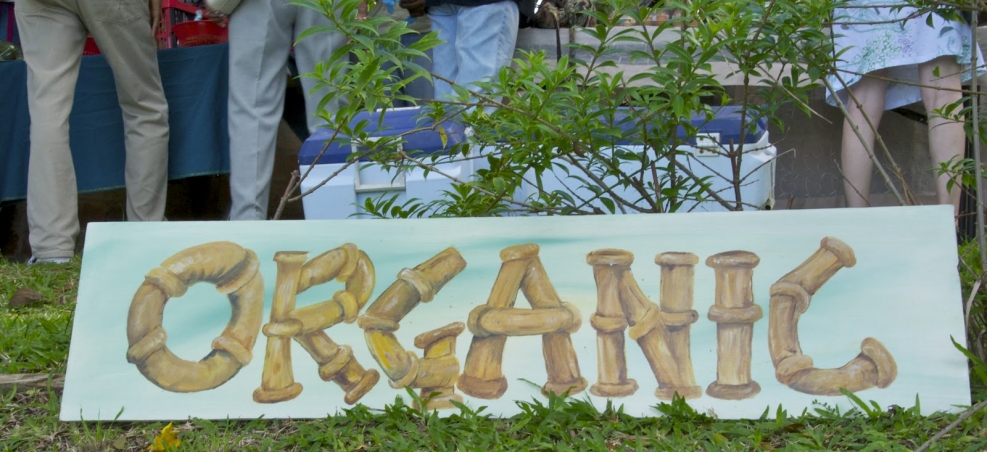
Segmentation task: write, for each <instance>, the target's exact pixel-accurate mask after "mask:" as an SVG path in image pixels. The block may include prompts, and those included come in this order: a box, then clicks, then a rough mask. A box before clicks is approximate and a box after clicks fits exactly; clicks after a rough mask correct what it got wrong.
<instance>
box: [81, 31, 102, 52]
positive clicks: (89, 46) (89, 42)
mask: <svg viewBox="0 0 987 452" xmlns="http://www.w3.org/2000/svg"><path fill="white" fill-rule="evenodd" d="M82 54H83V55H99V54H100V51H99V46H97V45H96V40H95V39H93V37H92V36H86V45H85V46H83V47H82Z"/></svg>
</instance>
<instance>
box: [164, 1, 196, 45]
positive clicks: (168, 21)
mask: <svg viewBox="0 0 987 452" xmlns="http://www.w3.org/2000/svg"><path fill="white" fill-rule="evenodd" d="M189 1H191V0H189ZM200 9H202V8H198V7H196V6H195V5H192V4H190V3H185V2H183V1H182V0H161V28H160V29H159V30H158V48H159V49H170V48H172V47H174V46H175V39H174V36H173V35H174V29H173V27H174V26H175V23H176V17H177V16H183V15H188V16H194V15H195V13H196V11H198V10H200ZM179 22H180V21H179Z"/></svg>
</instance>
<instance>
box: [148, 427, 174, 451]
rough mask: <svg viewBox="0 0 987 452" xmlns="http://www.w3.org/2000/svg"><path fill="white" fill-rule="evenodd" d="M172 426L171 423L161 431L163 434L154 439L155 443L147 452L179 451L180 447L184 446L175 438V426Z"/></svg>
mask: <svg viewBox="0 0 987 452" xmlns="http://www.w3.org/2000/svg"><path fill="white" fill-rule="evenodd" d="M172 424H173V423H172V422H169V423H168V425H166V426H164V428H163V429H161V434H160V435H158V436H155V437H154V442H152V443H151V445H150V446H148V447H147V450H149V451H151V452H165V451H172V450H175V449H178V446H181V445H182V442H181V441H179V440H178V437H177V436H175V432H174V430H175V426H174V425H172Z"/></svg>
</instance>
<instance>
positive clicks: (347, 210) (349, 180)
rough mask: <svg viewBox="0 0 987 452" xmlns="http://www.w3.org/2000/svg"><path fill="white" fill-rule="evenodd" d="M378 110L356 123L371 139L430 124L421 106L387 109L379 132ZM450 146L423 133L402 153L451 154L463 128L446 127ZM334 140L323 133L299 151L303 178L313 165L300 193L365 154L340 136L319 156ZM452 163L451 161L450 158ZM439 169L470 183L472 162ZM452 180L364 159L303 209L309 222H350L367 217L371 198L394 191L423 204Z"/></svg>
mask: <svg viewBox="0 0 987 452" xmlns="http://www.w3.org/2000/svg"><path fill="white" fill-rule="evenodd" d="M379 114H380V113H379V112H374V113H361V114H360V115H358V116H357V117H356V118H355V119H354V123H356V122H359V121H361V120H368V122H369V126H368V128H367V131H368V132H369V133H370V135H371V137H382V136H394V135H398V134H402V133H405V132H408V131H411V130H415V129H419V128H424V127H427V126H429V125H430V124H431V123H430V122H429V120H428V119H427V118H424V117H422V116H421V115H420V109H419V108H418V107H409V108H396V109H391V110H387V112H386V113H385V114H384V121H383V124H382V127H381V128H380V129H378V128H377V123H378V121H377V119H378V115H379ZM445 131H446V143H445V145H443V143H442V137H441V135H440V134H439V132H437V131H432V130H423V131H418V132H415V133H412V134H409V135H406V136H405V137H404V139H405V143H404V144H403V146H402V147H403V150H404V151H405V152H406V153H407V154H409V155H411V156H422V155H426V154H436V153H448V152H449V151H451V150H452V149H453V146H455V145H456V144H458V143H461V142H462V141H463V140H464V134H463V131H462V130H461V129H457V128H455V127H446V128H445ZM331 137H332V130H328V129H320V130H318V131H317V132H315V133H314V134H312V136H311V137H309V138H308V139H307V140H305V143H303V144H302V148H301V150H300V151H299V152H298V164H299V167H300V171H301V174H303V175H304V174H305V171H307V170H308V167H309V165H311V164H312V163H313V162H315V166H314V167H313V168H312V171H311V173H309V175H308V177H306V178H305V179H304V180H302V183H301V190H302V192H303V193H304V192H307V191H309V190H311V189H312V188H314V187H316V186H318V185H319V184H321V183H322V182H323V181H324V180H326V179H327V178H329V177H330V176H332V174H333V173H335V172H336V171H339V170H340V168H342V167H343V166H345V164H346V162H347V161H348V159H349V157H350V155H351V154H353V153H358V152H362V151H364V150H365V149H366V148H358V147H357V146H356V145H355V144H351V143H350V142H349V138H348V137H340V136H337V137H336V140H334V141H333V142H332V143H330V144H329V147H328V148H327V149H326V152H325V153H323V154H322V156H321V157H319V153H320V152H322V149H323V148H324V147H325V146H326V142H328V141H329V138H331ZM447 160H452V159H447ZM435 168H436V169H437V170H439V171H441V172H442V173H444V174H446V175H448V176H450V177H454V178H456V179H458V180H462V181H466V180H469V179H470V177H471V176H472V174H473V164H472V160H471V159H456V160H455V161H451V162H448V163H437V164H435ZM451 184H452V180H450V179H449V178H448V177H445V176H443V175H442V174H437V173H436V172H430V173H429V174H428V175H427V176H426V174H425V170H424V169H422V168H420V167H415V168H411V169H406V170H405V171H399V170H398V169H397V168H393V167H392V168H390V169H389V170H387V171H385V170H383V169H382V168H381V167H380V166H379V165H378V164H374V163H372V162H368V161H367V159H365V158H364V159H362V160H361V161H360V162H359V163H354V164H352V165H350V166H349V167H347V168H346V169H345V170H343V171H342V172H341V173H339V174H337V175H336V176H335V177H333V178H332V179H330V180H329V181H328V182H326V183H325V185H322V186H321V187H319V188H318V189H316V190H315V191H314V192H312V193H310V194H308V195H306V196H305V197H303V198H302V207H303V208H304V210H305V218H306V219H346V218H369V217H370V216H369V215H366V214H363V213H361V212H363V210H362V209H360V208H359V207H358V205H363V203H364V201H365V200H366V199H367V198H376V197H378V196H380V195H381V194H385V193H394V194H397V195H398V200H397V203H404V202H405V201H406V200H408V199H412V198H417V199H419V200H422V201H424V202H427V201H431V200H434V199H437V198H439V197H440V196H441V195H442V192H443V191H444V190H448V189H449V186H450V185H451Z"/></svg>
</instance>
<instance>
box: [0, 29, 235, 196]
mask: <svg viewBox="0 0 987 452" xmlns="http://www.w3.org/2000/svg"><path fill="white" fill-rule="evenodd" d="M228 56H229V50H228V47H227V45H226V44H221V45H212V46H201V47H188V48H178V49H168V50H161V51H159V52H158V63H159V66H160V70H161V78H162V83H163V84H164V90H165V96H166V97H167V99H168V110H169V113H170V114H169V122H170V125H171V141H170V145H169V151H170V158H169V162H168V176H169V178H171V179H180V178H183V177H190V176H197V175H204V174H220V173H227V172H229V168H230V163H229V147H230V143H229V135H228V133H227V128H226V99H227V94H228V91H229V83H228V81H229V78H228V71H229V69H228V61H229V58H228ZM30 122H31V121H30V117H29V115H28V111H27V67H26V66H25V64H24V62H23V61H14V62H0V201H10V200H17V199H23V198H24V197H25V196H26V195H27V162H28V153H29V146H30V134H29V128H30ZM69 124H70V130H71V132H70V140H71V146H72V160H73V162H74V164H75V173H76V179H77V181H78V187H79V192H88V191H98V190H107V189H113V188H119V187H123V186H124V182H123V168H124V157H125V153H124V146H123V117H122V113H121V111H120V104H119V103H118V101H117V95H116V88H115V86H114V84H113V75H112V72H111V71H110V67H109V65H108V64H107V63H106V60H105V59H104V58H103V57H102V56H98V55H97V56H86V57H83V58H82V70H81V72H80V74H79V83H78V85H77V87H76V92H75V105H74V106H73V108H72V114H71V116H70V118H69Z"/></svg>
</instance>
